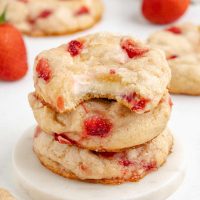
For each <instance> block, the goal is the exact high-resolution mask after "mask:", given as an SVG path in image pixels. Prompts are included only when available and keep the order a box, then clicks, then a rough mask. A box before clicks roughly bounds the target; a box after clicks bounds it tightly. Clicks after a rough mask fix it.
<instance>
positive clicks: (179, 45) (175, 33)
mask: <svg viewBox="0 0 200 200" xmlns="http://www.w3.org/2000/svg"><path fill="white" fill-rule="evenodd" d="M148 43H149V44H150V45H151V46H153V47H155V48H160V49H162V50H164V52H165V54H166V58H167V60H168V62H169V66H170V67H171V70H172V80H171V83H170V86H169V90H170V92H172V93H183V94H192V95H200V28H199V26H196V25H193V24H191V23H185V24H182V25H176V26H173V27H170V28H167V29H165V30H161V31H157V32H155V33H153V34H152V35H151V36H150V37H149V39H148Z"/></svg>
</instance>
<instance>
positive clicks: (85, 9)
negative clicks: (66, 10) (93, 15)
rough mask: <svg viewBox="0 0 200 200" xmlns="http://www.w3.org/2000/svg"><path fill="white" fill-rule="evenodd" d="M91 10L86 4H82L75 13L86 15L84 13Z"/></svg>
mask: <svg viewBox="0 0 200 200" xmlns="http://www.w3.org/2000/svg"><path fill="white" fill-rule="evenodd" d="M89 13H90V10H89V8H88V7H86V6H82V7H81V8H80V9H79V10H78V11H77V12H76V13H75V15H84V14H89Z"/></svg>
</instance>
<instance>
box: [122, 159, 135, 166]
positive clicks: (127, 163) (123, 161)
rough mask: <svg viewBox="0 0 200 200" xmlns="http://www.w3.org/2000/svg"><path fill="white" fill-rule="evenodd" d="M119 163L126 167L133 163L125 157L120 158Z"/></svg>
mask: <svg viewBox="0 0 200 200" xmlns="http://www.w3.org/2000/svg"><path fill="white" fill-rule="evenodd" d="M119 164H120V165H123V166H124V167H128V166H130V165H132V164H133V163H132V162H131V161H129V160H127V159H125V160H120V161H119Z"/></svg>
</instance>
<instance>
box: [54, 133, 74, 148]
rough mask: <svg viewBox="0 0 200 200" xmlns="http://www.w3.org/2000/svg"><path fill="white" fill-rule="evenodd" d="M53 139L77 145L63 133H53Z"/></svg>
mask: <svg viewBox="0 0 200 200" xmlns="http://www.w3.org/2000/svg"><path fill="white" fill-rule="evenodd" d="M54 139H55V140H56V141H57V142H59V143H60V144H68V145H77V143H76V142H75V141H73V140H71V139H70V138H68V137H67V136H66V135H65V134H64V133H60V134H58V133H55V134H54Z"/></svg>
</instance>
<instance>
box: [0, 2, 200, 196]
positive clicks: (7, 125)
mask: <svg viewBox="0 0 200 200" xmlns="http://www.w3.org/2000/svg"><path fill="white" fill-rule="evenodd" d="M105 5H106V11H105V15H104V18H103V20H102V21H101V22H100V23H99V24H98V25H97V26H95V27H94V28H93V29H90V30H88V31H85V32H82V33H79V34H75V35H73V36H70V37H69V36H64V37H53V38H36V39H34V38H25V41H26V45H27V49H28V57H29V72H28V74H27V75H26V77H25V78H23V79H22V80H20V81H18V82H13V83H12V82H11V83H5V82H0V187H5V188H8V189H9V190H10V191H12V192H13V193H17V189H16V186H15V183H14V177H13V169H12V164H11V154H12V149H13V147H14V145H15V144H16V142H17V140H18V139H19V137H20V136H21V135H22V134H23V132H24V131H25V130H26V129H27V128H28V127H30V126H31V125H33V124H34V123H35V121H34V118H33V114H32V112H31V109H30V107H29V105H28V101H27V94H28V93H29V92H31V91H33V81H32V66H33V61H34V57H35V56H36V55H37V54H38V53H39V52H40V51H42V50H44V49H48V48H52V47H56V46H58V45H60V44H63V43H67V41H69V40H70V39H71V38H73V37H76V36H77V35H83V34H85V33H91V32H97V31H111V32H117V33H121V34H130V35H133V36H136V37H138V38H140V39H145V38H147V36H148V34H149V33H151V32H153V31H155V30H158V29H161V28H163V27H162V26H155V25H152V24H149V23H148V22H147V21H145V20H144V19H143V17H142V16H141V14H140V1H138V0H105ZM184 21H192V22H194V23H200V5H198V6H197V5H195V6H194V5H192V6H190V9H189V10H188V11H187V13H186V14H185V15H184V17H182V18H181V20H180V22H184ZM172 98H173V101H174V107H173V113H172V117H171V120H170V124H169V126H170V127H171V129H172V130H173V131H174V132H176V134H177V135H179V136H181V137H180V138H182V139H183V142H184V143H185V148H186V152H187V155H188V158H187V159H188V162H187V163H188V171H187V176H186V179H185V181H184V183H183V185H182V186H181V187H180V188H179V190H178V191H177V192H176V193H175V194H173V195H172V196H171V197H170V198H169V199H168V200H188V199H190V200H199V199H200V181H199V180H200V172H199V171H200V97H190V96H178V95H177V96H173V97H172ZM91 200H92V199H91ZM116 200H117V199H116ZM155 200H156V199H155Z"/></svg>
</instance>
